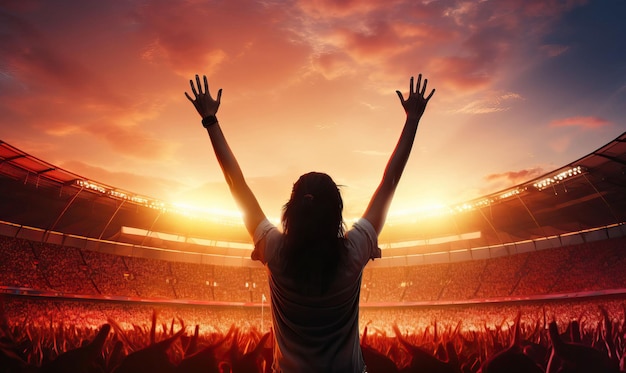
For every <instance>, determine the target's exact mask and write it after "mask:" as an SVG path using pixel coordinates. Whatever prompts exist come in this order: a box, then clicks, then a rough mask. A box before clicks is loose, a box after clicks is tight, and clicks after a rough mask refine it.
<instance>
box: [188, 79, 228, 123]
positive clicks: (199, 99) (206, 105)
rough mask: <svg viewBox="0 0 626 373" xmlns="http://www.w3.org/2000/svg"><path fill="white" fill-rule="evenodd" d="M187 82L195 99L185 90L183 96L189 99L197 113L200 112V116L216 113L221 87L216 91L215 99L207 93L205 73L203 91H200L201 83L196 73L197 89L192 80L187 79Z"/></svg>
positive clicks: (207, 85) (207, 83) (207, 86)
mask: <svg viewBox="0 0 626 373" xmlns="http://www.w3.org/2000/svg"><path fill="white" fill-rule="evenodd" d="M189 84H190V85H191V92H193V95H194V97H195V99H193V98H191V96H189V94H188V93H187V92H185V96H186V97H187V99H188V100H189V101H191V103H192V104H193V106H194V107H195V108H196V110H197V111H198V114H200V116H201V117H202V118H205V117H207V116H209V115H215V114H216V113H217V109H218V108H219V107H220V101H221V99H222V89H221V88H220V89H219V90H218V91H217V99H213V97H211V94H210V93H209V82H208V81H207V78H206V75H204V92H203V91H202V85H201V84H200V77H199V76H198V75H197V74H196V84H197V86H198V89H197V90H196V86H195V85H194V84H193V80H189Z"/></svg>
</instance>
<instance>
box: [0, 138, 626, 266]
mask: <svg viewBox="0 0 626 373" xmlns="http://www.w3.org/2000/svg"><path fill="white" fill-rule="evenodd" d="M0 221H4V222H8V223H11V224H13V225H14V226H15V225H16V226H26V227H34V228H38V229H41V230H43V231H54V232H61V233H63V234H68V235H78V236H84V237H90V238H95V239H106V240H115V241H121V242H129V243H135V244H137V243H140V244H149V243H151V240H153V239H154V238H153V237H152V235H150V236H149V235H146V236H145V237H136V236H132V235H124V234H122V232H123V229H122V228H123V227H132V228H136V229H138V230H143V231H145V232H163V233H168V234H173V235H177V236H181V237H195V238H199V239H204V240H216V241H220V242H244V243H246V242H247V243H249V238H248V235H247V233H246V231H245V229H244V227H243V225H242V224H240V223H237V224H234V223H233V222H232V221H229V220H224V218H222V217H205V218H198V217H194V216H188V215H185V214H183V213H182V212H181V211H176V210H175V209H173V208H171V206H169V205H167V203H164V202H162V201H158V200H156V199H152V198H149V197H145V196H141V195H136V194H134V193H132V192H129V191H124V190H121V189H119V188H115V187H113V186H109V185H106V184H103V183H99V182H97V181H94V180H89V179H87V178H85V177H82V176H80V175H77V174H74V173H72V172H70V171H67V170H64V169H61V168H59V167H56V166H55V165H52V164H50V163H48V162H46V161H44V160H41V159H38V158H36V157H33V156H31V155H29V154H27V153H25V152H23V151H21V150H19V149H17V148H15V147H13V146H11V145H9V144H7V143H5V142H3V141H1V140H0ZM624 222H626V132H625V133H623V134H622V135H620V136H619V137H617V138H616V139H615V140H613V141H611V142H609V143H608V144H606V145H604V146H603V147H601V148H599V149H598V150H596V151H594V152H592V153H590V154H588V155H586V156H584V157H582V158H580V159H578V160H576V161H573V162H571V163H569V164H567V165H565V166H563V167H561V168H558V169H556V170H554V171H552V172H549V173H547V174H545V175H542V176H541V177H539V178H536V179H533V180H529V181H528V182H526V183H523V184H520V185H516V186H514V187H512V188H509V189H506V190H503V191H500V192H498V193H493V194H490V195H486V196H483V197H481V198H477V199H475V200H472V201H468V202H466V203H464V204H460V205H458V206H452V207H451V208H450V210H449V211H446V212H445V213H443V214H440V215H438V216H428V217H425V216H424V217H422V216H415V217H414V219H413V221H412V222H407V223H402V224H396V225H390V226H387V227H386V228H385V231H384V232H383V235H382V236H381V239H380V243H381V247H382V248H383V250H388V251H387V252H386V254H391V255H408V254H412V253H413V254H414V253H425V252H432V251H454V250H464V249H472V248H477V247H489V246H494V245H505V244H508V243H512V242H521V241H526V240H538V239H544V238H548V237H555V236H557V237H559V236H563V235H567V234H569V233H572V232H581V231H586V230H593V229H597V228H602V227H612V228H617V229H618V230H619V231H621V232H622V233H621V235H626V233H624V230H626V227H625V226H624ZM183 241H185V240H183ZM398 243H400V244H398ZM402 243H404V244H402ZM152 244H154V245H156V244H157V242H152ZM160 244H161V245H162V244H163V243H162V242H161V243H160ZM172 245H173V246H172V247H174V248H175V249H176V248H179V249H183V247H182V246H180V245H178V246H176V245H175V244H172ZM186 247H187V248H188V247H189V245H187V246H186Z"/></svg>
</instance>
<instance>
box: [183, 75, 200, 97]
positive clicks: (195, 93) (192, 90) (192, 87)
mask: <svg viewBox="0 0 626 373" xmlns="http://www.w3.org/2000/svg"><path fill="white" fill-rule="evenodd" d="M189 85H190V86H191V92H193V94H194V96H196V97H198V91H196V86H194V85H193V80H191V79H189ZM185 93H187V92H185Z"/></svg>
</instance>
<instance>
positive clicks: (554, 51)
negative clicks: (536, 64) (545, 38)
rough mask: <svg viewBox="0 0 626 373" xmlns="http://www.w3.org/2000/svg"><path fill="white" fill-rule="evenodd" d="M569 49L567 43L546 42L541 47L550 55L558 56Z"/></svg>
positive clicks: (540, 48)
mask: <svg viewBox="0 0 626 373" xmlns="http://www.w3.org/2000/svg"><path fill="white" fill-rule="evenodd" d="M568 49H569V46H567V45H559V44H546V45H542V46H540V47H539V50H541V52H543V53H544V54H546V55H547V56H548V57H557V56H560V55H561V54H563V53H565V52H566V51H567V50H568Z"/></svg>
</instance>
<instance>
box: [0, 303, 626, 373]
mask: <svg viewBox="0 0 626 373" xmlns="http://www.w3.org/2000/svg"><path fill="white" fill-rule="evenodd" d="M149 307H150V306H149V305H144V306H140V305H135V304H127V305H124V304H107V303H93V302H78V301H74V302H68V301H45V300H43V301H42V300H23V299H21V297H6V298H5V299H4V302H3V306H2V315H1V319H0V324H1V325H0V372H98V373H101V372H150V373H160V372H164V373H165V372H190V373H194V372H198V373H200V372H222V373H226V372H233V373H237V372H242V373H244V372H246V373H247V372H249V373H253V372H269V367H270V366H271V360H272V350H271V343H270V342H271V338H270V333H271V329H270V328H269V325H267V324H266V327H265V328H264V330H265V331H263V330H261V328H260V325H259V324H258V317H259V316H258V310H256V311H255V310H252V309H250V308H249V307H223V308H220V307H200V308H206V309H207V310H205V311H204V312H205V313H204V314H203V311H199V310H198V307H190V306H182V307H178V308H176V307H164V308H163V309H161V308H160V309H159V311H158V312H156V311H149ZM499 307H500V308H499ZM515 308H517V311H515ZM546 308H547V309H546ZM395 309H396V308H392V309H375V310H367V309H365V310H363V315H362V319H363V320H365V318H370V320H368V321H363V324H362V326H363V331H362V338H361V345H362V349H363V352H364V358H365V360H366V364H367V366H368V372H370V373H379V372H380V373H388V372H406V373H409V372H416V373H417V372H432V373H439V372H441V373H444V372H457V373H470V372H471V373H476V372H483V373H490V372H491V373H493V372H549V373H555V372H561V373H566V372H619V371H626V370H625V366H624V363H625V359H626V357H625V355H624V353H625V352H626V351H625V348H626V343H625V342H626V341H625V337H626V323H625V318H624V311H625V310H626V309H625V308H624V307H623V300H619V299H616V300H604V301H601V302H597V301H593V300H589V301H582V302H561V303H555V304H550V305H548V306H547V307H546V306H541V305H533V304H529V305H524V306H521V307H512V306H498V305H492V306H489V305H480V306H478V307H473V306H465V307H457V309H452V310H448V309H447V307H430V308H429V307H423V308H412V309H407V310H403V311H400V313H396V314H394V310H395ZM490 309H493V311H492V313H491V314H488V315H485V311H486V310H490ZM448 312H449V313H450V315H451V316H448V317H446V313H448ZM507 312H509V313H507ZM524 312H526V313H524ZM575 312H578V315H579V317H577V318H575V319H570V320H569V321H561V320H562V319H563V317H562V316H563V315H571V314H572V313H575ZM253 313H256V317H251V316H252V315H253ZM402 313H406V314H405V315H402ZM559 313H562V314H559ZM410 314H413V315H415V316H419V317H421V318H422V320H423V319H424V318H428V317H433V319H431V322H430V323H429V324H426V325H419V326H418V325H412V324H411V317H410ZM172 315H179V316H172ZM180 315H183V316H180ZM383 315H385V316H383ZM390 315H391V316H390ZM459 315H465V316H466V317H465V318H463V317H459V318H458V319H457V320H456V322H452V319H451V318H452V317H456V316H459ZM187 316H189V317H190V318H192V319H194V321H199V322H200V323H190V322H189V320H188V319H186V317H187ZM394 316H395V317H399V319H397V320H394V321H391V319H390V317H394ZM118 317H119V319H118ZM378 317H381V319H378ZM436 317H440V319H438V318H436ZM481 318H482V321H483V324H480V323H478V324H470V323H471V322H479V320H481ZM242 320H248V321H249V323H245V322H242ZM398 320H400V322H398ZM496 320H500V321H499V322H498V321H496ZM122 321H123V322H122ZM211 321H213V322H214V323H213V324H210V322H211ZM229 322H232V324H230V327H229V324H228V323H229ZM90 323H93V324H91V325H92V326H88V325H90ZM93 325H98V326H93Z"/></svg>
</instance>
